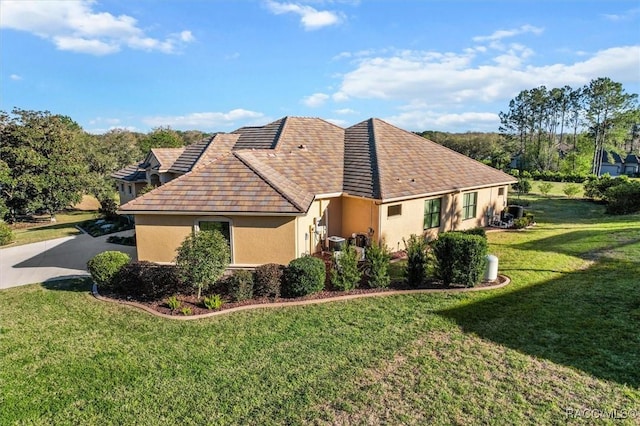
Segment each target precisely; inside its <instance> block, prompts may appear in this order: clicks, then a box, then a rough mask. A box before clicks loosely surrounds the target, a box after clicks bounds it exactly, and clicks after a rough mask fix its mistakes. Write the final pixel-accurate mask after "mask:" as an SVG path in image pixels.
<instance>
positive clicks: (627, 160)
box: [624, 154, 640, 164]
mask: <svg viewBox="0 0 640 426" xmlns="http://www.w3.org/2000/svg"><path fill="white" fill-rule="evenodd" d="M624 163H625V164H627V163H635V164H640V158H638V156H637V155H635V154H628V155H627V157H626V158H625V159H624Z"/></svg>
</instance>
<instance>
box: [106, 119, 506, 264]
mask: <svg viewBox="0 0 640 426" xmlns="http://www.w3.org/2000/svg"><path fill="white" fill-rule="evenodd" d="M175 153H176V155H175V156H173V157H171V159H170V158H169V155H168V154H167V151H166V150H163V152H162V153H159V152H157V150H154V152H151V153H150V154H149V156H147V158H146V159H145V162H143V164H141V165H134V166H131V167H130V168H127V169H123V170H122V171H120V172H118V173H116V174H115V175H114V176H115V177H116V179H118V181H119V182H120V183H124V182H129V181H128V180H127V179H131V182H136V181H135V179H136V178H137V177H139V173H140V169H141V168H142V169H144V171H145V173H146V176H147V178H149V179H150V177H151V176H152V175H153V173H155V172H156V171H157V174H158V179H159V184H160V186H159V187H157V188H155V189H154V190H152V191H150V192H148V193H146V194H144V195H143V196H140V197H138V198H135V199H133V200H130V201H127V202H126V203H125V204H123V205H122V206H121V207H120V209H119V213H121V214H129V215H134V216H135V223H136V237H137V250H138V259H139V260H148V261H152V262H158V263H164V262H173V260H174V258H175V255H176V249H177V247H178V246H179V245H180V244H181V243H182V241H183V240H184V238H185V237H186V236H187V235H189V234H190V233H191V232H198V231H199V230H204V229H218V230H220V231H221V232H222V233H223V234H224V235H225V237H226V238H227V239H228V241H229V245H230V247H231V252H232V260H231V262H232V265H231V266H232V267H252V266H256V265H260V264H264V263H270V262H275V263H281V264H286V263H288V262H289V261H291V260H292V259H294V258H296V257H299V256H301V255H304V254H311V253H314V252H318V251H320V250H323V249H326V248H327V247H328V245H327V244H328V242H329V240H330V238H329V237H343V238H348V237H350V236H352V235H353V234H366V235H368V236H369V237H371V238H372V239H373V240H376V241H382V240H384V241H385V243H386V244H387V245H388V246H389V248H391V249H392V250H397V249H403V248H404V245H403V239H405V238H408V237H409V236H410V235H411V234H424V235H426V236H429V237H435V236H436V235H437V233H438V232H443V231H447V230H452V229H467V228H473V227H477V226H485V225H487V224H488V223H489V220H490V219H491V218H492V216H493V215H494V214H498V213H499V212H500V211H501V210H502V209H503V208H504V206H506V204H507V190H508V187H509V185H510V184H512V183H515V182H516V181H515V179H514V178H513V177H512V176H510V175H508V174H506V173H503V172H501V171H498V170H496V169H493V168H491V167H489V166H486V165H484V164H481V163H479V162H477V161H475V160H472V159H470V158H468V157H466V156H464V155H462V154H459V153H456V152H454V151H452V150H449V149H447V148H445V147H443V146H441V145H438V144H436V143H434V142H431V141H429V140H426V139H424V138H422V137H420V136H418V135H416V134H414V133H411V132H408V131H405V130H402V129H399V128H397V127H394V126H392V125H390V124H388V123H386V122H384V121H382V120H379V119H369V120H366V121H363V122H361V123H359V124H356V125H354V126H351V127H349V128H346V129H343V128H341V127H338V126H336V125H334V124H331V123H329V122H327V121H324V120H321V119H317V118H299V117H285V118H282V119H280V120H277V121H274V122H273V123H270V124H267V125H265V126H260V127H243V128H240V129H238V130H236V131H234V132H232V133H218V134H216V135H214V136H213V137H212V138H211V139H208V140H204V141H201V142H199V143H196V144H193V145H190V146H187V147H186V148H184V149H183V150H176V151H175ZM163 155H165V157H163V158H159V157H162V156H163ZM165 160H166V161H167V163H166V164H165V163H163V161H165ZM156 162H157V163H158V164H157V165H156ZM169 163H171V165H169ZM134 169H135V173H133V172H131V171H129V172H127V170H134ZM163 175H166V178H165V179H164V180H163ZM174 177H175V179H174ZM165 182H166V183H165ZM127 184H128V183H127Z"/></svg>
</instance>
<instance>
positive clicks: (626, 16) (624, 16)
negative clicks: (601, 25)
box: [602, 8, 640, 22]
mask: <svg viewBox="0 0 640 426" xmlns="http://www.w3.org/2000/svg"><path fill="white" fill-rule="evenodd" d="M639 14H640V8H636V9H629V10H627V11H625V12H624V13H621V14H605V15H602V16H603V17H604V18H605V19H606V20H608V21H612V22H620V21H628V20H632V19H634V18H635V17H636V16H638V15H639Z"/></svg>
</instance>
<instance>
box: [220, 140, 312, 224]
mask: <svg viewBox="0 0 640 426" xmlns="http://www.w3.org/2000/svg"><path fill="white" fill-rule="evenodd" d="M232 153H233V154H234V155H235V156H236V158H238V159H239V160H240V161H241V162H242V163H243V164H244V165H245V166H247V167H249V168H250V169H251V170H252V171H253V172H254V173H255V174H257V175H258V176H259V177H260V179H262V180H263V181H265V182H266V183H267V184H268V185H269V186H271V187H272V188H273V189H275V190H276V191H277V192H278V194H280V195H281V196H282V197H283V198H284V199H285V200H287V201H288V202H289V203H291V204H292V205H293V206H294V207H295V208H297V209H298V210H299V211H301V212H306V211H307V207H308V206H304V205H302V204H301V203H300V202H299V201H298V200H295V199H294V197H293V196H292V195H291V194H289V193H288V192H287V191H285V190H284V189H283V188H282V187H281V186H280V185H279V184H278V183H277V182H274V181H273V179H270V178H269V177H268V176H266V175H265V173H264V171H263V170H260V168H263V169H268V170H269V172H270V173H272V174H275V175H276V176H277V177H278V178H280V179H283V180H286V181H287V183H288V184H289V185H291V186H293V187H294V188H295V189H296V190H297V191H299V192H303V193H305V194H306V196H305V198H307V197H308V196H313V194H311V193H310V192H309V191H307V190H306V189H304V188H302V187H301V186H300V185H298V184H296V183H295V182H293V181H292V180H290V179H287V178H286V177H284V176H283V175H282V174H281V173H280V172H278V171H277V170H275V169H274V168H273V167H271V166H269V165H268V164H265V163H263V162H262V161H261V160H260V159H258V158H256V157H255V156H253V152H252V150H236V151H233V152H232ZM249 157H251V158H249ZM252 161H253V162H254V163H257V164H258V165H259V166H260V167H257V165H256V164H252Z"/></svg>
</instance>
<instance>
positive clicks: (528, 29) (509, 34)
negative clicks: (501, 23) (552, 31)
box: [473, 25, 544, 42]
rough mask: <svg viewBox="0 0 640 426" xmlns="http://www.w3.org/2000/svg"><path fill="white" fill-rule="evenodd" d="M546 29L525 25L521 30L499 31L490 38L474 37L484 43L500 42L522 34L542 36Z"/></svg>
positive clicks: (474, 39) (476, 40)
mask: <svg viewBox="0 0 640 426" xmlns="http://www.w3.org/2000/svg"><path fill="white" fill-rule="evenodd" d="M543 31H544V28H540V27H534V26H533V25H523V26H521V27H520V28H514V29H511V30H498V31H495V32H494V33H493V34H491V35H488V36H476V37H473V41H475V42H482V41H499V40H502V39H504V38H509V37H515V36H517V35H520V34H525V33H532V34H536V35H538V34H542V32H543Z"/></svg>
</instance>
